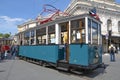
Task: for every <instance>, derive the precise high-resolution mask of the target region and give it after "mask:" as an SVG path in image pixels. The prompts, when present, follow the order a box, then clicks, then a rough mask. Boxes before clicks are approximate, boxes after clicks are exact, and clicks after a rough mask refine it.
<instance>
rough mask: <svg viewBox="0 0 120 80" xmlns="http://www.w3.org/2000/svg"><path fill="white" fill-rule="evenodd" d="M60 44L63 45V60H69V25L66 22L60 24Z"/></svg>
mask: <svg viewBox="0 0 120 80" xmlns="http://www.w3.org/2000/svg"><path fill="white" fill-rule="evenodd" d="M61 44H63V45H64V60H66V61H67V62H69V25H68V22H66V23H62V24H61Z"/></svg>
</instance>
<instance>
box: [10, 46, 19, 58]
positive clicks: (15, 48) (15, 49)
mask: <svg viewBox="0 0 120 80" xmlns="http://www.w3.org/2000/svg"><path fill="white" fill-rule="evenodd" d="M17 52H18V46H17V45H12V47H11V55H12V59H15V57H16V55H17Z"/></svg>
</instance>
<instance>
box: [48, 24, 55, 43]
mask: <svg viewBox="0 0 120 80" xmlns="http://www.w3.org/2000/svg"><path fill="white" fill-rule="evenodd" d="M48 44H55V25H52V26H48Z"/></svg>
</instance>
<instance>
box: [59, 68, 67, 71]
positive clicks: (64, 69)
mask: <svg viewBox="0 0 120 80" xmlns="http://www.w3.org/2000/svg"><path fill="white" fill-rule="evenodd" d="M57 69H58V70H63V71H68V68H64V67H57Z"/></svg>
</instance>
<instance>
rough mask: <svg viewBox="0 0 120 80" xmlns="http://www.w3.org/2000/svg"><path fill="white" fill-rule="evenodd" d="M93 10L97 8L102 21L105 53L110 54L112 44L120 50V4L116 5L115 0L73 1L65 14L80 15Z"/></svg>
mask: <svg viewBox="0 0 120 80" xmlns="http://www.w3.org/2000/svg"><path fill="white" fill-rule="evenodd" d="M92 8H96V10H97V14H98V15H99V18H100V20H101V21H102V26H101V33H102V36H103V37H102V38H103V39H102V40H103V49H104V52H108V46H109V45H110V44H114V45H115V46H116V48H120V4H117V3H115V0H71V3H70V4H69V6H68V7H67V9H66V10H65V12H67V13H68V14H70V15H79V14H84V13H89V11H90V10H91V9H92Z"/></svg>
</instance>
